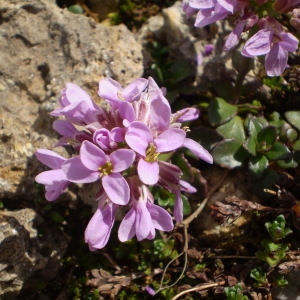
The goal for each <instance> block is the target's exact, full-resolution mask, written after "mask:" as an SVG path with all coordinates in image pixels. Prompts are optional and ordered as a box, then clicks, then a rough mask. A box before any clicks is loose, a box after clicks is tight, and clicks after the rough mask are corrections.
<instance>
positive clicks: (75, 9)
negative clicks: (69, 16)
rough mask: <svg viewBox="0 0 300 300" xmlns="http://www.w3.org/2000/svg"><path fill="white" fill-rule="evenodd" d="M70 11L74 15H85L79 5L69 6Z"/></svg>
mask: <svg viewBox="0 0 300 300" xmlns="http://www.w3.org/2000/svg"><path fill="white" fill-rule="evenodd" d="M68 10H69V11H70V12H72V13H73V14H79V15H81V14H83V13H84V9H83V8H82V6H81V5H79V4H74V5H71V6H69V7H68Z"/></svg>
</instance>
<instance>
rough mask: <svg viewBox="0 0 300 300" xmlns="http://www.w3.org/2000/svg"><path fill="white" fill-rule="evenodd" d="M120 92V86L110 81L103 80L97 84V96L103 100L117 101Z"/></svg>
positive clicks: (109, 79) (108, 79)
mask: <svg viewBox="0 0 300 300" xmlns="http://www.w3.org/2000/svg"><path fill="white" fill-rule="evenodd" d="M121 91H122V87H121V85H120V84H119V83H118V82H117V81H115V80H113V79H111V78H107V79H103V80H101V81H100V82H99V92H98V94H99V96H100V97H102V98H104V99H105V100H112V101H119V100H121V99H120V98H119V94H120V92H121Z"/></svg>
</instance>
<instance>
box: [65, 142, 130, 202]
mask: <svg viewBox="0 0 300 300" xmlns="http://www.w3.org/2000/svg"><path fill="white" fill-rule="evenodd" d="M134 159H135V154H134V152H133V151H132V150H130V149H118V150H116V151H114V152H112V153H111V154H110V155H106V154H105V153H104V152H103V151H102V150H101V149H100V148H98V147H97V146H96V145H94V144H93V143H91V142H89V141H84V142H83V143H82V145H81V148H80V157H78V156H77V157H74V158H71V159H69V160H68V161H66V162H65V163H64V164H63V166H62V169H63V171H64V172H65V174H66V177H67V179H68V180H69V181H71V182H77V183H88V182H95V181H97V180H98V179H100V178H101V180H102V186H103V188H104V190H105V192H106V194H107V195H108V197H109V198H110V199H111V201H112V202H113V203H115V204H119V205H125V204H127V203H128V201H129V186H128V183H127V181H126V180H125V178H124V177H123V176H122V175H121V174H120V172H122V171H124V170H126V169H127V168H129V167H130V166H131V165H132V163H133V161H134Z"/></svg>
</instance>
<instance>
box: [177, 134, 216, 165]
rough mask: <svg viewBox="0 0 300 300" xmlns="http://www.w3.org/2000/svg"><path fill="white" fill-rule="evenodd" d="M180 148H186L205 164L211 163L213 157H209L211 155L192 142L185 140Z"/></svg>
mask: <svg viewBox="0 0 300 300" xmlns="http://www.w3.org/2000/svg"><path fill="white" fill-rule="evenodd" d="M182 146H183V147H186V148H188V149H189V150H190V151H192V152H193V153H194V154H195V155H196V156H198V157H199V158H201V159H202V160H204V161H206V162H207V163H209V164H212V163H213V157H212V156H211V154H210V153H209V152H208V151H207V150H206V149H204V148H203V147H202V146H201V145H200V144H199V143H197V142H195V141H194V140H192V139H189V138H186V139H185V140H184V143H183V145H182Z"/></svg>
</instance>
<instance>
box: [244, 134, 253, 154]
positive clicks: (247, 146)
mask: <svg viewBox="0 0 300 300" xmlns="http://www.w3.org/2000/svg"><path fill="white" fill-rule="evenodd" d="M243 146H244V148H245V149H246V150H247V151H248V152H249V153H250V154H251V155H253V156H255V155H256V136H253V135H251V136H250V137H249V138H248V139H247V140H246V141H245V143H244V145H243Z"/></svg>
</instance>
